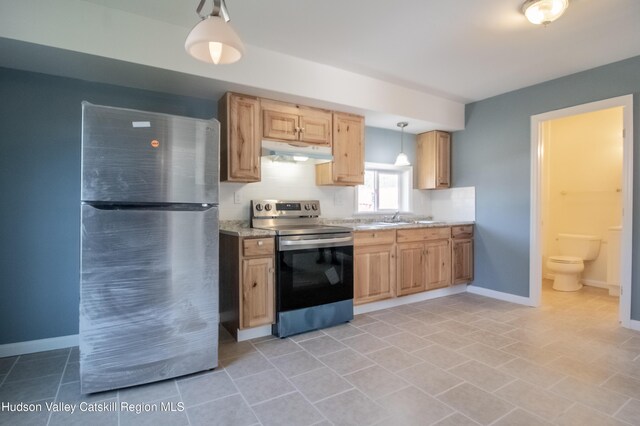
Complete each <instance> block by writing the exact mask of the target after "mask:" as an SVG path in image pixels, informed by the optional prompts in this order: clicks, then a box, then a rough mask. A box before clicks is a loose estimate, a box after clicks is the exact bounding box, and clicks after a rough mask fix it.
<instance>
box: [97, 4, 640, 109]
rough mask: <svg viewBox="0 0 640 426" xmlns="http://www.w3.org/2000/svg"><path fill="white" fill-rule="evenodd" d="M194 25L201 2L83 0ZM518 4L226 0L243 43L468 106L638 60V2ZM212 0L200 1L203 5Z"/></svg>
mask: <svg viewBox="0 0 640 426" xmlns="http://www.w3.org/2000/svg"><path fill="white" fill-rule="evenodd" d="M86 1H88V2H91V3H95V4H99V5H102V6H104V7H109V8H117V9H120V10H123V11H126V12H129V13H134V14H137V15H142V16H145V17H148V18H152V19H155V20H159V21H164V22H168V23H171V24H174V25H179V26H184V27H191V26H193V25H194V24H195V23H196V22H197V20H198V18H197V16H196V14H195V8H196V6H197V4H198V2H199V0H180V1H178V0H136V1H131V0H86ZM523 1H524V0H396V1H388V0H366V1H365V0H227V7H228V9H229V12H230V15H231V19H232V24H233V25H234V27H235V28H236V29H237V31H238V33H239V34H240V36H241V38H242V39H243V40H244V41H245V43H246V44H249V45H254V46H258V47H261V48H264V49H268V50H273V51H277V52H282V53H286V54H289V55H292V56H297V57H300V58H304V59H308V60H311V61H314V62H318V63H323V64H327V65H332V66H335V67H338V68H342V69H345V70H349V71H353V72H357V73H360V74H365V75H368V76H371V77H375V78H378V79H381V80H386V81H388V82H391V83H395V84H399V85H403V86H406V87H409V88H412V89H416V90H420V91H422V92H427V93H431V94H434V95H438V96H442V97H446V98H449V99H452V100H456V101H461V102H469V101H475V100H480V99H485V98H487V97H491V96H494V95H497V94H500V93H505V92H508V91H511V90H515V89H519V88H522V87H526V86H530V85H533V84H536V83H540V82H543V81H547V80H550V79H553V78H557V77H561V76H564V75H568V74H572V73H575V72H578V71H582V70H586V69H590V68H594V67H596V66H599V65H604V64H607V63H611V62H615V61H618V60H622V59H626V58H629V57H632V56H636V55H640V1H638V0H571V2H570V6H569V9H568V10H567V12H566V13H565V15H564V16H562V17H561V18H560V19H559V20H558V21H556V22H554V23H552V24H550V25H549V26H548V27H546V28H545V27H540V26H534V25H532V24H529V23H528V22H527V21H526V20H525V18H524V16H523V15H522V14H521V13H520V7H521V5H522V3H523ZM211 4H212V1H207V4H206V6H205V7H206V8H210V7H211Z"/></svg>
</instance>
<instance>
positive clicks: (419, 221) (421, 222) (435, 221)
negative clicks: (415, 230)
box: [414, 220, 442, 225]
mask: <svg viewBox="0 0 640 426" xmlns="http://www.w3.org/2000/svg"><path fill="white" fill-rule="evenodd" d="M414 223H419V224H421V225H429V224H432V223H442V221H441V220H416V221H415V222H414Z"/></svg>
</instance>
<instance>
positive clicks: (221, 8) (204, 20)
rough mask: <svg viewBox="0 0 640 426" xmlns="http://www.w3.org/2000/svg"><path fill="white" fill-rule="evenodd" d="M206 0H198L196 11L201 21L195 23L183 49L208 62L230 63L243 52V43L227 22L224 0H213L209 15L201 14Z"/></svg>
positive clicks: (227, 16)
mask: <svg viewBox="0 0 640 426" xmlns="http://www.w3.org/2000/svg"><path fill="white" fill-rule="evenodd" d="M205 2H206V0H200V4H199V5H198V8H197V9H196V13H197V14H198V16H199V17H200V19H201V21H200V22H198V23H197V24H196V26H195V27H193V29H192V30H191V32H190V33H189V35H188V36H187V40H186V41H185V43H184V48H185V50H186V51H187V52H188V53H189V54H190V55H191V56H193V57H194V58H196V59H198V60H200V61H203V62H207V63H210V64H231V63H233V62H236V61H238V60H239V59H240V58H241V57H242V55H243V54H244V45H243V44H242V40H240V37H238V34H236V32H235V30H234V29H233V28H232V27H231V25H230V24H229V12H228V11H227V5H226V4H225V3H224V0H214V1H213V10H212V11H211V13H210V14H209V15H204V16H203V15H201V14H200V12H201V11H202V7H203V6H204V4H205Z"/></svg>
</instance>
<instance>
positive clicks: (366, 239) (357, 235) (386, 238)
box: [353, 230, 396, 247]
mask: <svg viewBox="0 0 640 426" xmlns="http://www.w3.org/2000/svg"><path fill="white" fill-rule="evenodd" d="M395 242H396V231H395V230H387V231H358V232H354V233H353V244H354V246H356V247H358V246H374V245H375V246H377V245H383V244H393V243H395Z"/></svg>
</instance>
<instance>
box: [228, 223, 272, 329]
mask: <svg viewBox="0 0 640 426" xmlns="http://www.w3.org/2000/svg"><path fill="white" fill-rule="evenodd" d="M274 248H275V244H274V238H273V237H266V238H241V237H238V236H235V235H228V234H223V233H221V234H220V263H219V265H220V323H221V324H222V325H223V326H224V327H225V328H226V329H227V330H228V331H229V332H230V333H231V334H232V335H233V336H234V337H236V338H237V332H238V329H241V330H242V329H245V328H251V327H257V326H259V325H267V324H273V322H274V321H275V270H274V264H275V258H274Z"/></svg>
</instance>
